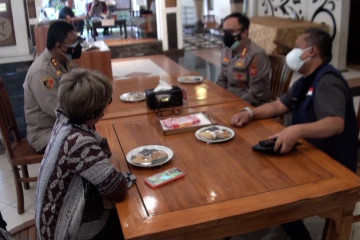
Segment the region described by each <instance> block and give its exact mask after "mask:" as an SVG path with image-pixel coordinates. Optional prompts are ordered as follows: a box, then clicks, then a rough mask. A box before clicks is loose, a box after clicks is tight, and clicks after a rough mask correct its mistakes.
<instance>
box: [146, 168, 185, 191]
mask: <svg viewBox="0 0 360 240" xmlns="http://www.w3.org/2000/svg"><path fill="white" fill-rule="evenodd" d="M184 176H185V172H184V171H183V170H181V169H179V168H170V169H167V170H165V171H163V172H160V173H157V174H155V175H153V176H151V177H148V178H146V179H145V183H146V184H147V185H149V186H150V187H152V188H156V187H160V186H162V185H164V184H167V183H169V182H172V181H175V180H176V179H179V178H183V177H184Z"/></svg>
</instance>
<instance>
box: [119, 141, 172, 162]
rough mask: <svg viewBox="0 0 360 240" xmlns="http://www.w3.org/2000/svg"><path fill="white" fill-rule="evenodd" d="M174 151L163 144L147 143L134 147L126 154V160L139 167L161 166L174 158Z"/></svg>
mask: <svg viewBox="0 0 360 240" xmlns="http://www.w3.org/2000/svg"><path fill="white" fill-rule="evenodd" d="M173 156H174V152H173V151H172V150H171V149H170V148H168V147H165V146H161V145H145V146H141V147H137V148H134V149H133V150H131V151H130V152H128V153H127V154H126V161H127V162H128V163H130V164H131V165H134V166H138V167H146V168H148V167H156V166H161V165H163V164H165V163H167V162H168V161H170V160H171V159H172V157H173Z"/></svg>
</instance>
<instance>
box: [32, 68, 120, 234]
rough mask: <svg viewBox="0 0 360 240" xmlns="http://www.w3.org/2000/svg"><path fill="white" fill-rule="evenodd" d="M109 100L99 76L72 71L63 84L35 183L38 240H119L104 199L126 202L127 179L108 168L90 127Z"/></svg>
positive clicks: (103, 144) (101, 142)
mask: <svg viewBox="0 0 360 240" xmlns="http://www.w3.org/2000/svg"><path fill="white" fill-rule="evenodd" d="M111 95H112V86H111V83H110V81H109V79H107V78H106V77H105V76H104V75H103V74H101V73H98V72H92V71H89V70H84V69H75V70H73V71H72V72H70V73H68V74H66V75H64V76H63V78H62V79H61V81H60V87H59V92H58V102H59V104H60V108H59V110H58V111H57V119H56V123H55V126H54V128H53V130H52V134H51V138H50V142H49V143H48V146H47V148H46V151H45V154H44V158H43V161H42V164H41V168H40V174H39V179H38V187H37V194H36V214H35V215H36V226H37V229H38V237H39V239H114V238H116V239H121V236H122V232H121V227H120V224H119V220H118V216H117V214H116V211H115V210H114V209H112V210H107V209H105V206H104V199H105V200H110V201H121V200H122V199H123V198H124V196H125V194H126V182H127V180H126V177H125V176H126V175H125V174H123V173H121V172H118V171H116V170H115V169H114V167H113V166H112V165H111V163H110V161H109V159H110V156H111V151H110V149H109V146H108V144H107V141H106V139H104V138H102V137H101V136H100V135H99V133H98V132H97V131H96V130H95V128H94V126H95V124H96V123H97V122H98V121H99V120H100V119H101V117H102V116H103V115H104V111H105V108H106V106H107V105H108V104H110V102H111ZM117 232H118V233H117ZM119 237H120V238H119Z"/></svg>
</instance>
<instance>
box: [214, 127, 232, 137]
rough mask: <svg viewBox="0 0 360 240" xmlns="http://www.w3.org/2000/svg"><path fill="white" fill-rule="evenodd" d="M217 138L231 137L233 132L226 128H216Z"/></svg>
mask: <svg viewBox="0 0 360 240" xmlns="http://www.w3.org/2000/svg"><path fill="white" fill-rule="evenodd" d="M215 135H216V138H220V139H225V138H229V137H231V133H230V132H229V131H228V130H226V129H221V130H216V131H215Z"/></svg>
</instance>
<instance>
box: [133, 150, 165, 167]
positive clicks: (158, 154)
mask: <svg viewBox="0 0 360 240" xmlns="http://www.w3.org/2000/svg"><path fill="white" fill-rule="evenodd" d="M167 158H168V154H167V153H166V152H164V151H162V150H157V149H143V150H141V151H140V152H138V153H137V154H134V155H133V156H132V157H131V161H132V162H133V163H138V164H152V163H153V161H155V160H166V159H167Z"/></svg>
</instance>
